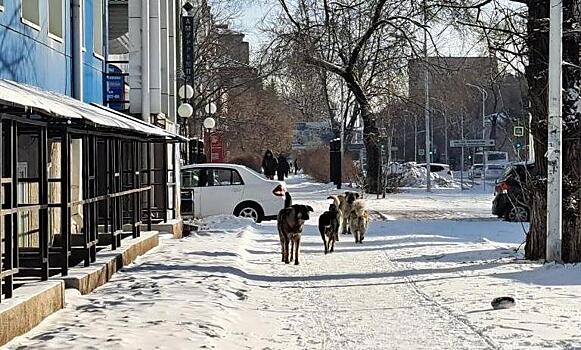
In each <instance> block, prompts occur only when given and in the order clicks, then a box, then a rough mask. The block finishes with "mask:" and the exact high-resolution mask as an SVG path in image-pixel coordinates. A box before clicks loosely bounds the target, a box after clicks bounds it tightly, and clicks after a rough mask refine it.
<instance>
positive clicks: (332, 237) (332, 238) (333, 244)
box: [329, 232, 335, 253]
mask: <svg viewBox="0 0 581 350" xmlns="http://www.w3.org/2000/svg"><path fill="white" fill-rule="evenodd" d="M329 240H330V242H329V245H330V246H331V248H330V249H329V251H330V252H331V253H332V252H334V251H335V233H334V232H331V237H329Z"/></svg>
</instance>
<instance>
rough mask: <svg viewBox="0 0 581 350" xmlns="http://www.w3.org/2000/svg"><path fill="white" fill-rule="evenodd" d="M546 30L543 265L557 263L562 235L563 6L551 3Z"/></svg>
mask: <svg viewBox="0 0 581 350" xmlns="http://www.w3.org/2000/svg"><path fill="white" fill-rule="evenodd" d="M550 8H551V12H550V27H549V120H548V124H549V128H548V136H549V137H548V147H547V160H548V169H547V253H546V260H547V262H561V239H562V235H563V223H562V212H563V192H562V185H563V179H562V165H563V164H562V163H563V160H562V152H561V149H562V131H563V124H562V119H561V113H562V106H563V98H562V94H561V89H562V87H561V85H562V82H563V80H562V75H563V66H562V60H563V43H562V38H563V3H562V0H551V5H550Z"/></svg>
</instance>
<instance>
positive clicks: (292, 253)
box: [289, 237, 295, 261]
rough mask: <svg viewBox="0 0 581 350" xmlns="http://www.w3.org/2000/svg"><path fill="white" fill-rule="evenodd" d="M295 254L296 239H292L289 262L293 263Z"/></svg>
mask: <svg viewBox="0 0 581 350" xmlns="http://www.w3.org/2000/svg"><path fill="white" fill-rule="evenodd" d="M294 253H295V240H294V238H292V237H291V238H290V259H289V261H293V256H294Z"/></svg>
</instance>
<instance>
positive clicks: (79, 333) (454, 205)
mask: <svg viewBox="0 0 581 350" xmlns="http://www.w3.org/2000/svg"><path fill="white" fill-rule="evenodd" d="M290 188H291V190H292V191H293V193H294V194H295V202H302V203H309V204H311V205H312V206H313V207H314V208H315V211H316V214H320V213H321V212H322V211H323V210H324V209H325V207H326V206H327V205H328V202H329V201H327V200H325V198H326V197H327V195H328V194H329V191H330V189H329V188H328V187H326V186H322V185H317V184H312V183H308V182H305V181H297V180H295V181H294V182H293V183H292V184H291V185H290ZM369 204H370V207H371V208H372V209H373V210H374V211H376V212H377V213H381V215H380V214H377V215H376V221H374V222H373V224H372V226H371V228H370V234H369V236H368V237H367V239H366V240H365V242H364V244H363V245H355V244H354V243H353V241H352V237H349V236H342V237H341V241H340V242H339V243H338V247H337V251H336V252H335V253H334V254H331V255H327V256H325V255H324V254H323V253H322V250H323V248H322V242H321V241H320V240H321V239H320V236H319V235H318V232H317V228H316V219H317V217H316V216H315V217H313V218H312V220H311V222H309V224H308V226H307V227H306V235H305V238H304V239H303V243H302V245H301V247H302V249H301V252H302V261H301V265H300V266H298V267H296V266H293V265H284V264H282V263H281V262H280V254H279V243H278V235H277V234H276V233H275V225H274V223H266V224H263V225H252V224H251V223H249V222H248V221H244V220H238V219H233V218H216V219H214V220H210V221H209V222H208V224H207V227H206V228H205V229H204V230H203V231H202V232H200V233H199V234H197V235H195V236H193V237H189V238H186V239H183V240H169V239H164V240H162V243H161V246H160V247H159V248H157V249H156V250H155V251H154V252H152V253H150V254H148V255H146V256H144V257H142V258H140V259H139V260H138V261H137V263H136V264H134V265H132V266H130V267H128V268H126V269H125V270H124V271H123V272H121V273H119V274H118V275H116V276H115V277H114V279H113V281H112V282H111V283H109V284H107V285H105V286H103V287H101V288H99V289H98V290H97V291H95V292H94V293H93V294H91V295H88V296H80V295H74V294H73V293H70V292H68V293H69V295H68V297H69V298H68V299H67V300H68V301H69V303H68V305H67V307H66V309H65V310H63V311H61V312H59V313H57V314H56V315H54V316H52V317H50V318H49V319H48V320H47V321H45V322H44V323H43V324H41V326H39V327H38V328H37V329H35V330H34V331H32V332H30V333H29V334H27V335H26V336H24V337H21V338H18V339H16V340H15V341H13V342H12V343H10V344H9V345H8V346H7V348H9V349H89V348H92V349H196V348H202V349H547V348H567V349H574V348H575V346H581V334H579V331H578V330H579V329H581V297H580V296H581V287H580V286H581V278H580V277H579V276H580V274H579V272H580V269H579V268H578V267H567V268H561V267H555V266H540V265H538V264H530V263H526V264H525V263H523V262H522V261H521V260H520V259H519V256H518V255H517V254H516V253H515V252H514V249H513V248H514V247H516V246H518V243H520V242H521V241H522V240H523V239H524V232H523V228H522V227H521V225H520V224H510V223H505V222H501V221H497V220H495V219H494V218H491V217H490V215H489V214H488V213H489V210H490V195H487V194H477V193H471V194H469V193H464V194H461V195H460V194H458V193H456V192H452V191H439V192H437V193H435V194H433V195H431V197H430V198H428V199H426V198H425V196H424V195H423V194H421V193H419V192H417V191H410V192H408V193H401V194H397V195H390V196H388V198H387V199H385V200H372V199H369ZM414 213H415V214H414ZM419 213H421V214H419ZM380 218H383V219H387V220H385V221H382V220H380ZM418 218H421V220H417V219H418ZM500 295H512V296H515V297H516V298H517V306H516V307H515V308H513V309H509V310H502V311H491V310H490V304H489V303H490V300H492V298H494V297H496V296H500ZM540 320H542V322H541V321H540Z"/></svg>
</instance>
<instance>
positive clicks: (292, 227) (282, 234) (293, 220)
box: [277, 196, 314, 265]
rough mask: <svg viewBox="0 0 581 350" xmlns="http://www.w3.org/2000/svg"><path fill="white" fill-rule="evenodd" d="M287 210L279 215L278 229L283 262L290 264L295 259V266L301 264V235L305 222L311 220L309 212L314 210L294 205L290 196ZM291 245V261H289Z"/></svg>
mask: <svg viewBox="0 0 581 350" xmlns="http://www.w3.org/2000/svg"><path fill="white" fill-rule="evenodd" d="M286 204H288V207H287V208H284V209H282V210H281V211H280V212H279V213H278V220H277V227H278V236H279V238H280V244H281V246H282V261H283V262H284V263H285V264H288V263H289V262H290V260H292V259H293V255H294V259H295V265H298V264H299V245H300V244H301V235H302V233H303V228H304V225H305V221H307V220H309V219H310V217H309V212H313V211H314V210H313V208H312V207H311V206H309V205H301V204H294V205H293V204H292V200H291V199H290V196H287V197H286V200H285V205H286ZM289 243H290V245H291V246H290V249H291V250H290V259H289Z"/></svg>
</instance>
